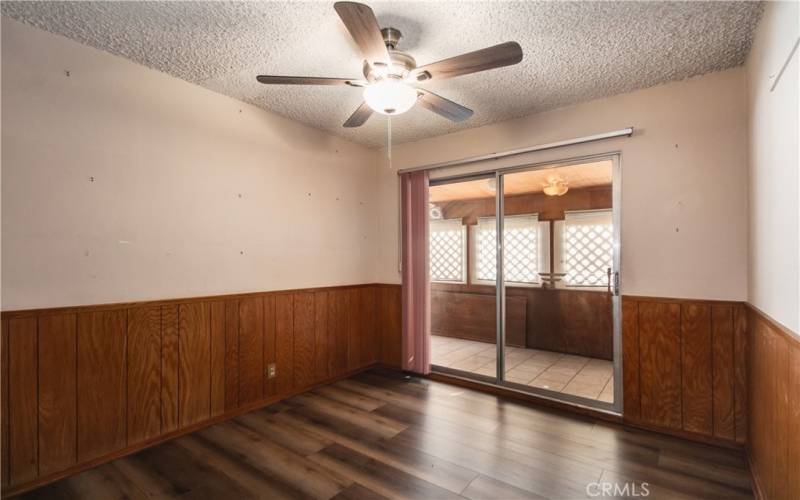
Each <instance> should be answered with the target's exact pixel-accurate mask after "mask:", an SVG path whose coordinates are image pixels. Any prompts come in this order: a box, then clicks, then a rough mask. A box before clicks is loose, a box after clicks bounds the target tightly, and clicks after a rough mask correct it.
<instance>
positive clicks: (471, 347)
mask: <svg viewBox="0 0 800 500" xmlns="http://www.w3.org/2000/svg"><path fill="white" fill-rule="evenodd" d="M428 194H429V202H430V214H429V230H430V234H429V245H430V246H429V256H430V279H431V334H432V339H431V349H432V353H431V363H432V365H433V367H434V369H436V370H438V371H444V372H448V373H453V374H456V375H459V376H467V377H470V378H476V379H480V380H484V381H490V382H493V383H494V382H496V373H497V342H496V339H497V313H496V311H497V300H496V297H497V292H496V283H495V278H494V275H489V274H487V273H492V272H493V271H491V269H490V266H491V265H493V263H494V260H492V261H491V263H490V262H489V260H487V259H488V258H489V257H491V256H490V255H488V254H487V251H489V250H491V251H494V252H496V247H495V246H494V244H493V243H492V242H489V244H490V245H491V248H489V247H486V246H485V245H484V243H485V242H484V240H485V239H486V238H487V234H486V233H484V232H482V231H480V230H478V226H479V225H480V226H481V228H483V229H484V230H485V229H486V228H487V226H486V223H485V221H486V220H488V219H491V220H494V219H495V213H496V185H495V175H494V174H491V175H490V176H482V177H477V178H470V179H467V180H459V181H455V182H447V183H438V184H437V183H436V181H431V187H430V189H429V193H428ZM479 239H480V241H479ZM487 278H488V279H487Z"/></svg>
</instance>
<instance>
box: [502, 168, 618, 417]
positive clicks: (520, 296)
mask: <svg viewBox="0 0 800 500" xmlns="http://www.w3.org/2000/svg"><path fill="white" fill-rule="evenodd" d="M612 167H613V161H612V159H607V160H601V161H593V162H589V163H581V164H573V165H568V166H559V167H555V166H554V167H546V168H537V169H531V170H522V171H516V172H511V173H507V174H503V175H502V180H501V181H499V184H500V185H501V186H502V195H503V199H502V204H501V205H502V213H503V217H502V220H501V222H500V224H501V225H502V226H503V233H504V238H503V264H502V266H503V268H504V269H503V277H504V283H503V286H502V289H503V291H504V297H503V300H501V306H502V307H503V308H504V315H503V320H504V323H505V328H504V336H503V339H502V340H503V343H502V346H501V349H499V352H500V356H501V358H500V364H501V365H502V366H503V372H502V375H503V379H502V383H503V384H504V385H507V386H509V387H513V388H515V389H519V390H525V391H529V392H537V393H540V394H543V395H546V396H549V397H553V398H557V399H563V400H567V401H573V402H578V403H580V404H586V405H590V406H598V407H603V408H611V407H612V406H613V401H614V399H613V398H614V362H613V360H614V314H613V307H614V294H613V292H614V290H613V278H614V272H615V271H616V266H615V265H614V261H615V259H614V249H615V245H614V242H615V238H614V234H615V233H614V225H613V206H612V200H613V196H612V190H613V182H612V181H613V168H612Z"/></svg>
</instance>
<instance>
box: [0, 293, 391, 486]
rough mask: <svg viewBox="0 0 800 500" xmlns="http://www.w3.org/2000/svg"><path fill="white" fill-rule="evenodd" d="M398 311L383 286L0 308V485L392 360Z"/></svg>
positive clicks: (111, 453) (52, 474)
mask: <svg viewBox="0 0 800 500" xmlns="http://www.w3.org/2000/svg"><path fill="white" fill-rule="evenodd" d="M400 313H401V311H400V288H399V286H388V285H386V286H385V285H357V286H347V287H333V288H322V289H311V290H293V291H282V292H268V293H254V294H244V295H236V296H220V297H207V298H197V299H178V300H168V301H156V302H144V303H135V304H119V305H98V306H86V307H70V308H60V309H42V310H33V311H12V312H3V315H2V360H1V361H2V422H3V428H2V487H3V493H4V495H7V494H9V493H13V492H14V491H21V490H23V489H27V488H29V487H31V486H33V485H37V484H41V483H44V482H48V481H51V480H55V479H58V478H60V477H62V476H65V475H69V474H71V473H74V472H76V471H78V470H81V469H84V468H86V467H89V466H93V465H96V464H98V463H101V462H104V461H107V460H110V459H112V458H115V457H118V456H120V455H122V454H125V453H129V452H132V451H135V450H137V449H140V448H142V447H145V446H148V445H151V444H154V443H156V442H159V441H162V440H164V439H168V438H170V437H174V436H176V435H179V434H182V433H185V432H189V431H191V430H194V429H197V428H199V427H201V426H204V425H207V424H209V423H212V422H216V421H219V420H222V419H225V418H229V417H231V416H234V415H237V414H239V413H242V412H244V411H248V410H250V409H253V408H256V407H259V406H263V405H265V404H268V403H270V402H273V401H276V400H278V399H282V398H284V397H286V396H289V395H291V394H295V393H297V392H300V391H303V390H305V389H308V388H310V387H312V386H314V385H317V384H320V383H323V382H326V381H330V380H333V379H336V378H340V377H342V376H345V375H348V374H350V373H353V372H355V371H358V370H361V369H364V368H366V367H369V366H372V365H374V364H376V363H378V362H382V363H384V364H388V365H394V366H397V365H399V361H400V355H399V353H400V350H399V344H400ZM382 339H385V342H384V341H382Z"/></svg>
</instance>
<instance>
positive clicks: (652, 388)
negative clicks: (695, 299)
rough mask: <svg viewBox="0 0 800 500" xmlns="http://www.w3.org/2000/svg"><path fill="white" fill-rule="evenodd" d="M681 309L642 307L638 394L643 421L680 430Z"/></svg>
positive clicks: (652, 304)
mask: <svg viewBox="0 0 800 500" xmlns="http://www.w3.org/2000/svg"><path fill="white" fill-rule="evenodd" d="M680 325H681V308H680V305H678V304H672V303H658V302H641V303H640V304H639V384H640V386H639V390H640V394H641V396H640V397H641V404H642V412H641V418H642V421H643V422H645V423H647V424H650V425H654V426H657V427H663V428H667V429H680V428H681V415H682V403H681V328H680Z"/></svg>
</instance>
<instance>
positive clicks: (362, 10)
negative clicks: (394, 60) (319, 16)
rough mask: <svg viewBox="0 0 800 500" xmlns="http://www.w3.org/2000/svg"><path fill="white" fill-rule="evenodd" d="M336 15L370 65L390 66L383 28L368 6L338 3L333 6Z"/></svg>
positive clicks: (354, 3) (355, 3)
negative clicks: (382, 32) (382, 33)
mask: <svg viewBox="0 0 800 500" xmlns="http://www.w3.org/2000/svg"><path fill="white" fill-rule="evenodd" d="M333 8H334V9H336V13H337V14H339V17H340V18H342V22H343V23H344V25H345V27H346V28H347V31H349V32H350V36H352V37H353V40H355V42H356V45H358V48H359V49H360V50H361V53H362V54H364V58H365V59H366V60H367V61H368V62H369V63H370V64H375V63H380V64H385V65H389V64H390V63H391V60H390V59H389V51H388V50H386V44H385V43H384V41H383V35H381V27H380V25H379V24H378V20H377V19H376V18H375V13H374V12H372V9H370V8H369V7H368V6H366V5H364V4H363V3H357V2H336V3H335V4H333Z"/></svg>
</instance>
